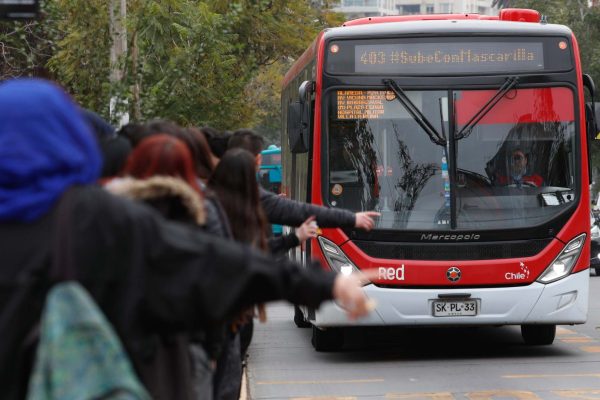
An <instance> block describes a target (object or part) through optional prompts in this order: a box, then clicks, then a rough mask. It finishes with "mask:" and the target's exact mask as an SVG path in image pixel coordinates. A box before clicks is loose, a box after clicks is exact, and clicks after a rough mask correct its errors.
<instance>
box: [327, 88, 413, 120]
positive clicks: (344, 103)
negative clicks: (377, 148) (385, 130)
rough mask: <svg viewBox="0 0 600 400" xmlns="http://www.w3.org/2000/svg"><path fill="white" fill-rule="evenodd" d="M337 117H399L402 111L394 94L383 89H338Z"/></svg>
mask: <svg viewBox="0 0 600 400" xmlns="http://www.w3.org/2000/svg"><path fill="white" fill-rule="evenodd" d="M336 100H337V101H336V103H337V118H338V119H365V118H367V119H377V118H399V117H400V116H401V114H404V113H403V110H402V108H401V106H400V103H399V102H398V101H397V100H396V95H395V94H394V92H391V91H383V90H339V91H337V94H336Z"/></svg>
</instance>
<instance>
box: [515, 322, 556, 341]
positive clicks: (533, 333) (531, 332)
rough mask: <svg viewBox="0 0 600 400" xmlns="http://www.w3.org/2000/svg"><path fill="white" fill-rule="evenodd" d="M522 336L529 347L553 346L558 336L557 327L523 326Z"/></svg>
mask: <svg viewBox="0 0 600 400" xmlns="http://www.w3.org/2000/svg"><path fill="white" fill-rule="evenodd" d="M521 335H522V336H523V339H524V340H525V343H526V344H529V345H533V346H540V345H548V344H552V342H554V337H555V336H556V325H521Z"/></svg>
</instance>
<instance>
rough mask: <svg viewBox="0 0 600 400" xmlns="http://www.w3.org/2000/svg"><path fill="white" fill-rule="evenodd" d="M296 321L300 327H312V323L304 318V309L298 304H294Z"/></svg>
mask: <svg viewBox="0 0 600 400" xmlns="http://www.w3.org/2000/svg"><path fill="white" fill-rule="evenodd" d="M294 323H295V324H296V326H297V327H298V328H310V327H311V326H312V325H311V323H310V322H308V321H307V320H306V318H304V314H303V313H302V310H301V309H300V307H298V306H296V305H295V306H294Z"/></svg>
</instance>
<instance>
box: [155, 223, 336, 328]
mask: <svg viewBox="0 0 600 400" xmlns="http://www.w3.org/2000/svg"><path fill="white" fill-rule="evenodd" d="M144 224H145V227H146V228H145V230H144V234H145V238H144V241H145V242H146V245H145V248H146V249H147V264H148V266H147V269H146V273H145V279H144V284H145V288H144V297H145V302H146V305H147V308H148V310H149V311H150V313H151V314H152V315H153V316H154V317H155V318H157V319H158V320H160V321H166V322H167V323H168V324H171V323H172V324H179V323H182V322H184V323H185V322H186V321H190V322H191V323H192V325H193V326H204V325H206V324H207V323H208V324H212V323H217V322H220V321H223V320H224V319H226V318H229V317H231V316H233V315H234V314H236V313H237V312H238V311H239V310H241V309H242V308H244V307H247V306H250V305H252V304H255V303H263V302H268V301H273V300H288V301H290V302H292V303H296V304H303V305H308V306H310V307H318V306H319V304H320V303H321V302H323V301H324V300H328V299H331V298H332V293H333V282H334V279H335V275H334V274H331V273H329V272H325V271H322V270H314V269H312V270H309V269H304V268H301V267H299V266H298V265H297V264H295V263H293V262H291V261H290V260H287V259H282V260H275V259H273V258H271V257H270V256H268V255H264V254H262V253H259V252H258V251H256V250H253V249H251V248H250V247H247V246H244V245H241V244H238V243H235V242H232V241H228V240H223V239H221V238H217V237H213V236H210V235H207V234H205V233H204V232H202V231H201V230H200V229H194V228H193V227H188V226H183V225H179V224H174V223H170V222H168V221H166V220H163V219H162V218H158V217H154V215H153V216H152V217H150V216H148V217H146V218H145V219H144Z"/></svg>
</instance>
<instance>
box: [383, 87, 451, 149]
mask: <svg viewBox="0 0 600 400" xmlns="http://www.w3.org/2000/svg"><path fill="white" fill-rule="evenodd" d="M383 84H384V85H386V86H387V87H388V88H390V89H391V91H392V92H394V94H395V95H396V98H397V99H398V101H399V102H400V103H402V105H403V106H404V108H405V109H406V111H408V113H409V114H410V115H411V117H413V119H414V120H415V122H416V123H417V124H419V126H420V127H421V128H423V130H424V131H425V133H426V134H427V136H429V139H430V140H431V141H432V142H433V143H435V144H437V145H439V146H446V139H444V138H443V137H442V136H441V135H440V134H439V133H438V131H437V129H435V127H434V126H433V125H432V124H431V122H429V120H428V119H427V117H425V115H423V113H422V112H421V110H419V109H418V108H417V106H415V104H414V103H413V102H412V101H411V100H410V99H409V98H408V96H407V95H406V93H404V90H402V88H401V87H400V86H398V84H397V83H396V82H394V81H393V80H391V79H384V80H383Z"/></svg>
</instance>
